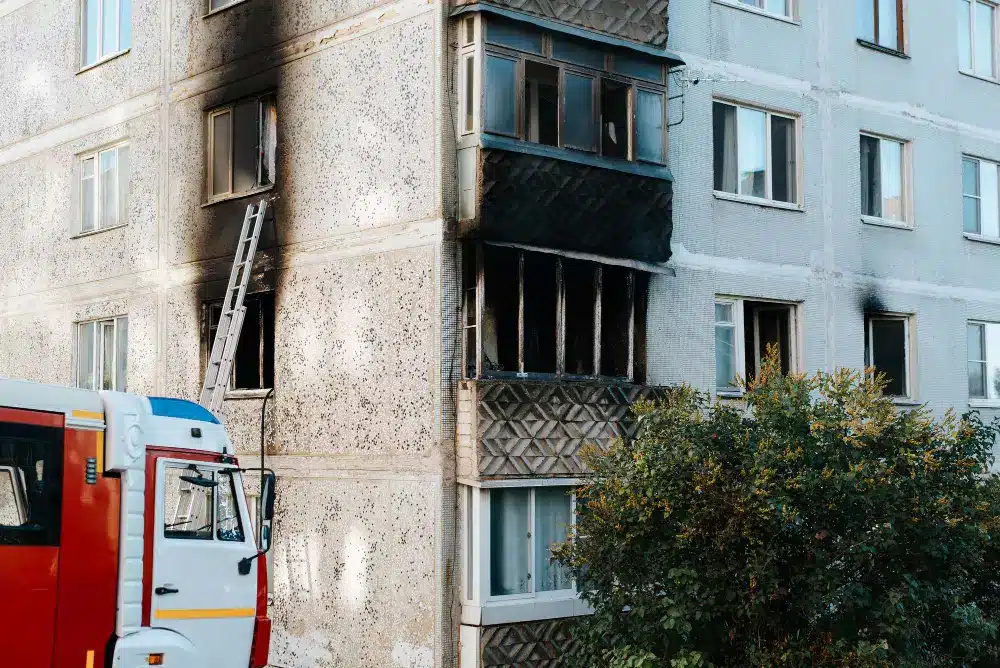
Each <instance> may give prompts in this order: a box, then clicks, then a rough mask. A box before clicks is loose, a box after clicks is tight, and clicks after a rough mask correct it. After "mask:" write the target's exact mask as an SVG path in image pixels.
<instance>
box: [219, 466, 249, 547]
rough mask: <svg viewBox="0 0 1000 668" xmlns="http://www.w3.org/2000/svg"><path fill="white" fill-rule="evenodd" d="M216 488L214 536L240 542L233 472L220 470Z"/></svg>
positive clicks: (241, 524) (240, 535)
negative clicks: (216, 526)
mask: <svg viewBox="0 0 1000 668" xmlns="http://www.w3.org/2000/svg"><path fill="white" fill-rule="evenodd" d="M216 489H217V490H218V492H219V493H218V496H217V499H218V507H217V508H216V513H215V514H216V517H218V518H219V528H218V529H217V531H216V536H217V537H218V539H219V540H225V541H231V542H234V543H242V542H243V522H242V520H241V519H240V504H239V501H238V499H239V497H238V496H237V495H236V480H234V479H233V474H231V473H228V472H226V471H220V472H219V486H218V487H217V488H216Z"/></svg>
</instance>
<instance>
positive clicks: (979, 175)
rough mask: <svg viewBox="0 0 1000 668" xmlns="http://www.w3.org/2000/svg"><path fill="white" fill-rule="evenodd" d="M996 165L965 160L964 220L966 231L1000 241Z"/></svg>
mask: <svg viewBox="0 0 1000 668" xmlns="http://www.w3.org/2000/svg"><path fill="white" fill-rule="evenodd" d="M998 174H1000V172H998V165H997V163H995V162H988V161H986V160H979V159H978V158H963V159H962V218H963V221H964V228H965V231H966V232H968V233H970V234H978V235H982V236H984V237H992V238H994V239H996V238H1000V176H998Z"/></svg>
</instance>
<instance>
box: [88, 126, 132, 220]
mask: <svg viewBox="0 0 1000 668" xmlns="http://www.w3.org/2000/svg"><path fill="white" fill-rule="evenodd" d="M128 191H129V147H128V144H121V145H119V146H114V147H112V148H109V149H105V150H103V151H98V152H97V153H93V154H90V155H86V156H84V157H83V159H82V161H81V164H80V211H81V213H80V232H93V231H95V230H103V229H106V228H109V227H116V226H118V225H124V224H125V223H127V222H128Z"/></svg>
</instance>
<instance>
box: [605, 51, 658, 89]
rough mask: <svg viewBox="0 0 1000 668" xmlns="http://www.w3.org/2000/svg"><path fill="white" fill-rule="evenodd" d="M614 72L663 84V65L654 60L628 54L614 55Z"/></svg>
mask: <svg viewBox="0 0 1000 668" xmlns="http://www.w3.org/2000/svg"><path fill="white" fill-rule="evenodd" d="M614 62H615V71H616V72H621V73H622V74H627V75H628V76H630V77H636V78H637V79H647V80H649V81H657V82H660V83H662V82H663V65H662V64H661V62H660V61H659V60H657V59H655V58H643V57H642V56H639V55H634V54H631V53H628V52H625V51H623V52H620V53H616V54H615V61H614Z"/></svg>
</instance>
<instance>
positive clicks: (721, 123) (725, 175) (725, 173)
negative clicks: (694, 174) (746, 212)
mask: <svg viewBox="0 0 1000 668" xmlns="http://www.w3.org/2000/svg"><path fill="white" fill-rule="evenodd" d="M712 137H713V155H714V161H715V189H716V190H719V191H722V192H727V193H737V192H739V187H738V183H737V178H736V172H737V164H736V163H737V152H738V149H737V141H736V107H734V106H732V105H730V104H722V103H721V102H715V103H714V104H713V105H712Z"/></svg>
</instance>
